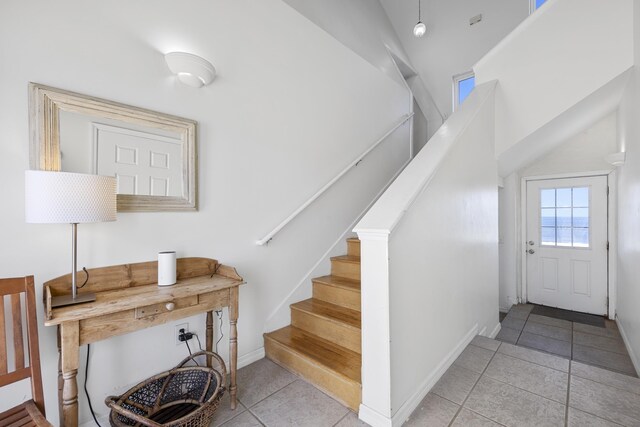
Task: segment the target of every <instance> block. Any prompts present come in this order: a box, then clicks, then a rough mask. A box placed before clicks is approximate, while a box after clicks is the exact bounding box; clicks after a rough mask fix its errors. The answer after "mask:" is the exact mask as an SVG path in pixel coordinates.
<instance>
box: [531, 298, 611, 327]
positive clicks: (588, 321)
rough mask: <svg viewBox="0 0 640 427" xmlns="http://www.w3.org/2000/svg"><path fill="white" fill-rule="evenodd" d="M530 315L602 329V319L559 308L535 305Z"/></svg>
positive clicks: (603, 325)
mask: <svg viewBox="0 0 640 427" xmlns="http://www.w3.org/2000/svg"><path fill="white" fill-rule="evenodd" d="M531 314H537V315H538V316H547V317H553V318H554V319H562V320H568V321H569V322H576V323H584V324H585V325H591V326H597V327H599V328H604V327H605V324H604V317H602V316H596V315H593V314H585V313H578V312H577V311H569V310H563V309H561V308H553V307H546V306H544V305H535V304H534V306H533V310H531Z"/></svg>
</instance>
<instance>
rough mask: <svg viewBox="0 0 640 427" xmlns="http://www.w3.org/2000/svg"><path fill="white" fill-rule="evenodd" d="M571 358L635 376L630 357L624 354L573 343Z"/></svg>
mask: <svg viewBox="0 0 640 427" xmlns="http://www.w3.org/2000/svg"><path fill="white" fill-rule="evenodd" d="M573 359H574V360H577V361H578V362H584V363H586V364H588V365H596V366H599V367H601V368H606V369H611V370H614V371H617V372H622V373H624V374H627V375H633V376H636V375H637V374H636V370H635V368H634V367H633V363H632V362H631V358H629V356H628V355H626V354H619V353H613V352H610V351H604V350H600V349H597V348H593V347H585V346H583V345H579V344H574V345H573Z"/></svg>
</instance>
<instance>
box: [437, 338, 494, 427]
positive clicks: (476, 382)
mask: <svg viewBox="0 0 640 427" xmlns="http://www.w3.org/2000/svg"><path fill="white" fill-rule="evenodd" d="M500 345H502V343H500ZM499 349H500V346H498V348H496V351H494V352H493V355H492V356H491V359H489V361H488V362H487V365H486V366H485V367H484V369H483V370H482V372H481V373H480V376H479V377H478V379H477V380H476V381H475V382H474V383H473V387H471V390H469V393H468V394H467V396H466V397H465V398H464V400H463V401H462V403H461V404H460V407H459V408H458V410H457V411H456V413H455V415H454V416H453V418H451V421H449V424H448V426H449V427H451V425H452V424H453V422H454V421H455V420H456V418H458V416H459V415H460V412H461V411H462V408H464V404H465V403H467V400H468V399H469V396H471V393H473V390H474V389H475V388H476V386H477V385H478V382H480V380H481V379H482V377H483V376H484V373H485V372H486V371H487V368H488V367H489V365H490V364H491V361H492V360H493V358H494V357H496V354H498V350H499ZM465 350H466V347H465ZM454 363H455V362H454ZM452 365H453V364H452ZM445 373H446V372H445ZM434 394H435V393H434ZM436 396H438V397H442V396H439V395H437V394H436ZM454 403H455V402H454ZM483 416H484V415H483ZM485 418H487V419H488V420H491V421H493V420H492V419H491V418H488V417H485Z"/></svg>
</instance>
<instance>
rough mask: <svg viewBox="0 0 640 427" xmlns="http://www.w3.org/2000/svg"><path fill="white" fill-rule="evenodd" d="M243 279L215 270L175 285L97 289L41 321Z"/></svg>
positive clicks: (199, 291)
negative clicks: (89, 296) (87, 298)
mask: <svg viewBox="0 0 640 427" xmlns="http://www.w3.org/2000/svg"><path fill="white" fill-rule="evenodd" d="M242 283H244V282H243V281H242V280H237V279H234V278H230V277H225V276H221V275H219V274H214V275H213V276H200V277H192V278H190V279H184V280H179V281H178V282H177V283H176V284H175V285H171V286H158V285H155V284H151V285H144V286H136V287H133V288H125V289H118V290H112V291H105V292H98V293H96V300H95V301H93V302H87V303H83V304H78V305H70V306H65V307H58V308H54V309H52V310H51V314H52V318H51V319H50V320H45V322H44V324H45V326H53V325H59V324H61V323H63V322H69V321H75V320H83V319H88V318H91V317H96V316H103V315H105V314H112V313H118V312H120V311H125V310H131V309H135V308H137V307H144V306H147V305H151V304H158V303H164V302H170V301H173V300H175V299H176V298H183V297H187V296H192V295H199V294H204V293H208V292H213V291H219V290H222V289H228V288H232V287H235V286H239V285H241V284H242Z"/></svg>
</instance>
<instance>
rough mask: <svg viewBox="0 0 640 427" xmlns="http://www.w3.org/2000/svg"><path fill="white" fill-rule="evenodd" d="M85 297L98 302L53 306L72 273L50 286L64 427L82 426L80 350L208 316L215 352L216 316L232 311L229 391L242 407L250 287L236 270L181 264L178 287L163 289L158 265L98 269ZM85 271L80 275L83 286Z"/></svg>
mask: <svg viewBox="0 0 640 427" xmlns="http://www.w3.org/2000/svg"><path fill="white" fill-rule="evenodd" d="M88 271H89V280H88V282H87V284H86V285H85V286H84V287H82V288H81V289H79V290H78V293H79V294H82V293H85V292H93V293H95V294H96V300H95V301H94V302H89V303H84V304H78V305H73V306H67V307H58V308H51V298H52V297H55V296H58V295H66V294H69V293H70V289H71V274H68V275H65V276H61V277H58V278H57V279H53V280H50V281H48V282H46V283H45V284H44V286H45V288H44V300H45V301H44V302H45V304H44V306H45V317H46V320H45V325H46V326H54V325H55V326H58V352H59V359H58V404H59V409H60V425H61V426H63V427H77V425H78V384H77V380H76V376H77V374H78V362H79V361H78V354H79V350H78V349H79V347H80V346H81V345H83V344H90V343H93V342H96V341H100V340H103V339H105V338H109V337H113V336H116V335H122V334H125V333H128V332H133V331H137V330H139V329H143V328H148V327H150V326H155V325H160V324H162V323H166V322H169V321H173V320H177V319H181V318H184V317H189V316H193V315H195V314H199V313H204V312H206V313H207V325H206V326H207V329H206V348H207V350H210V351H211V350H212V348H213V312H214V311H215V310H219V309H221V308H223V307H229V323H230V325H229V329H230V331H229V365H230V366H229V371H230V373H231V381H230V386H229V393H230V396H231V409H235V408H236V402H237V401H236V395H237V386H236V370H237V361H238V347H237V346H238V332H237V327H236V324H237V321H238V287H239V286H240V285H241V284H243V283H244V281H243V279H242V277H240V276H239V275H238V273H237V272H236V270H235V269H234V268H232V267H228V266H224V265H221V264H219V263H218V261H216V260H214V259H209V258H180V259H178V260H177V279H178V283H176V284H175V285H173V286H165V287H159V286H157V284H156V283H157V274H158V268H157V262H155V261H152V262H143V263H137V264H123V265H116V266H111V267H103V268H94V269H91V270H88ZM83 277H84V273H83V272H79V273H78V280H79V282H82V281H83V279H82V278H83Z"/></svg>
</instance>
